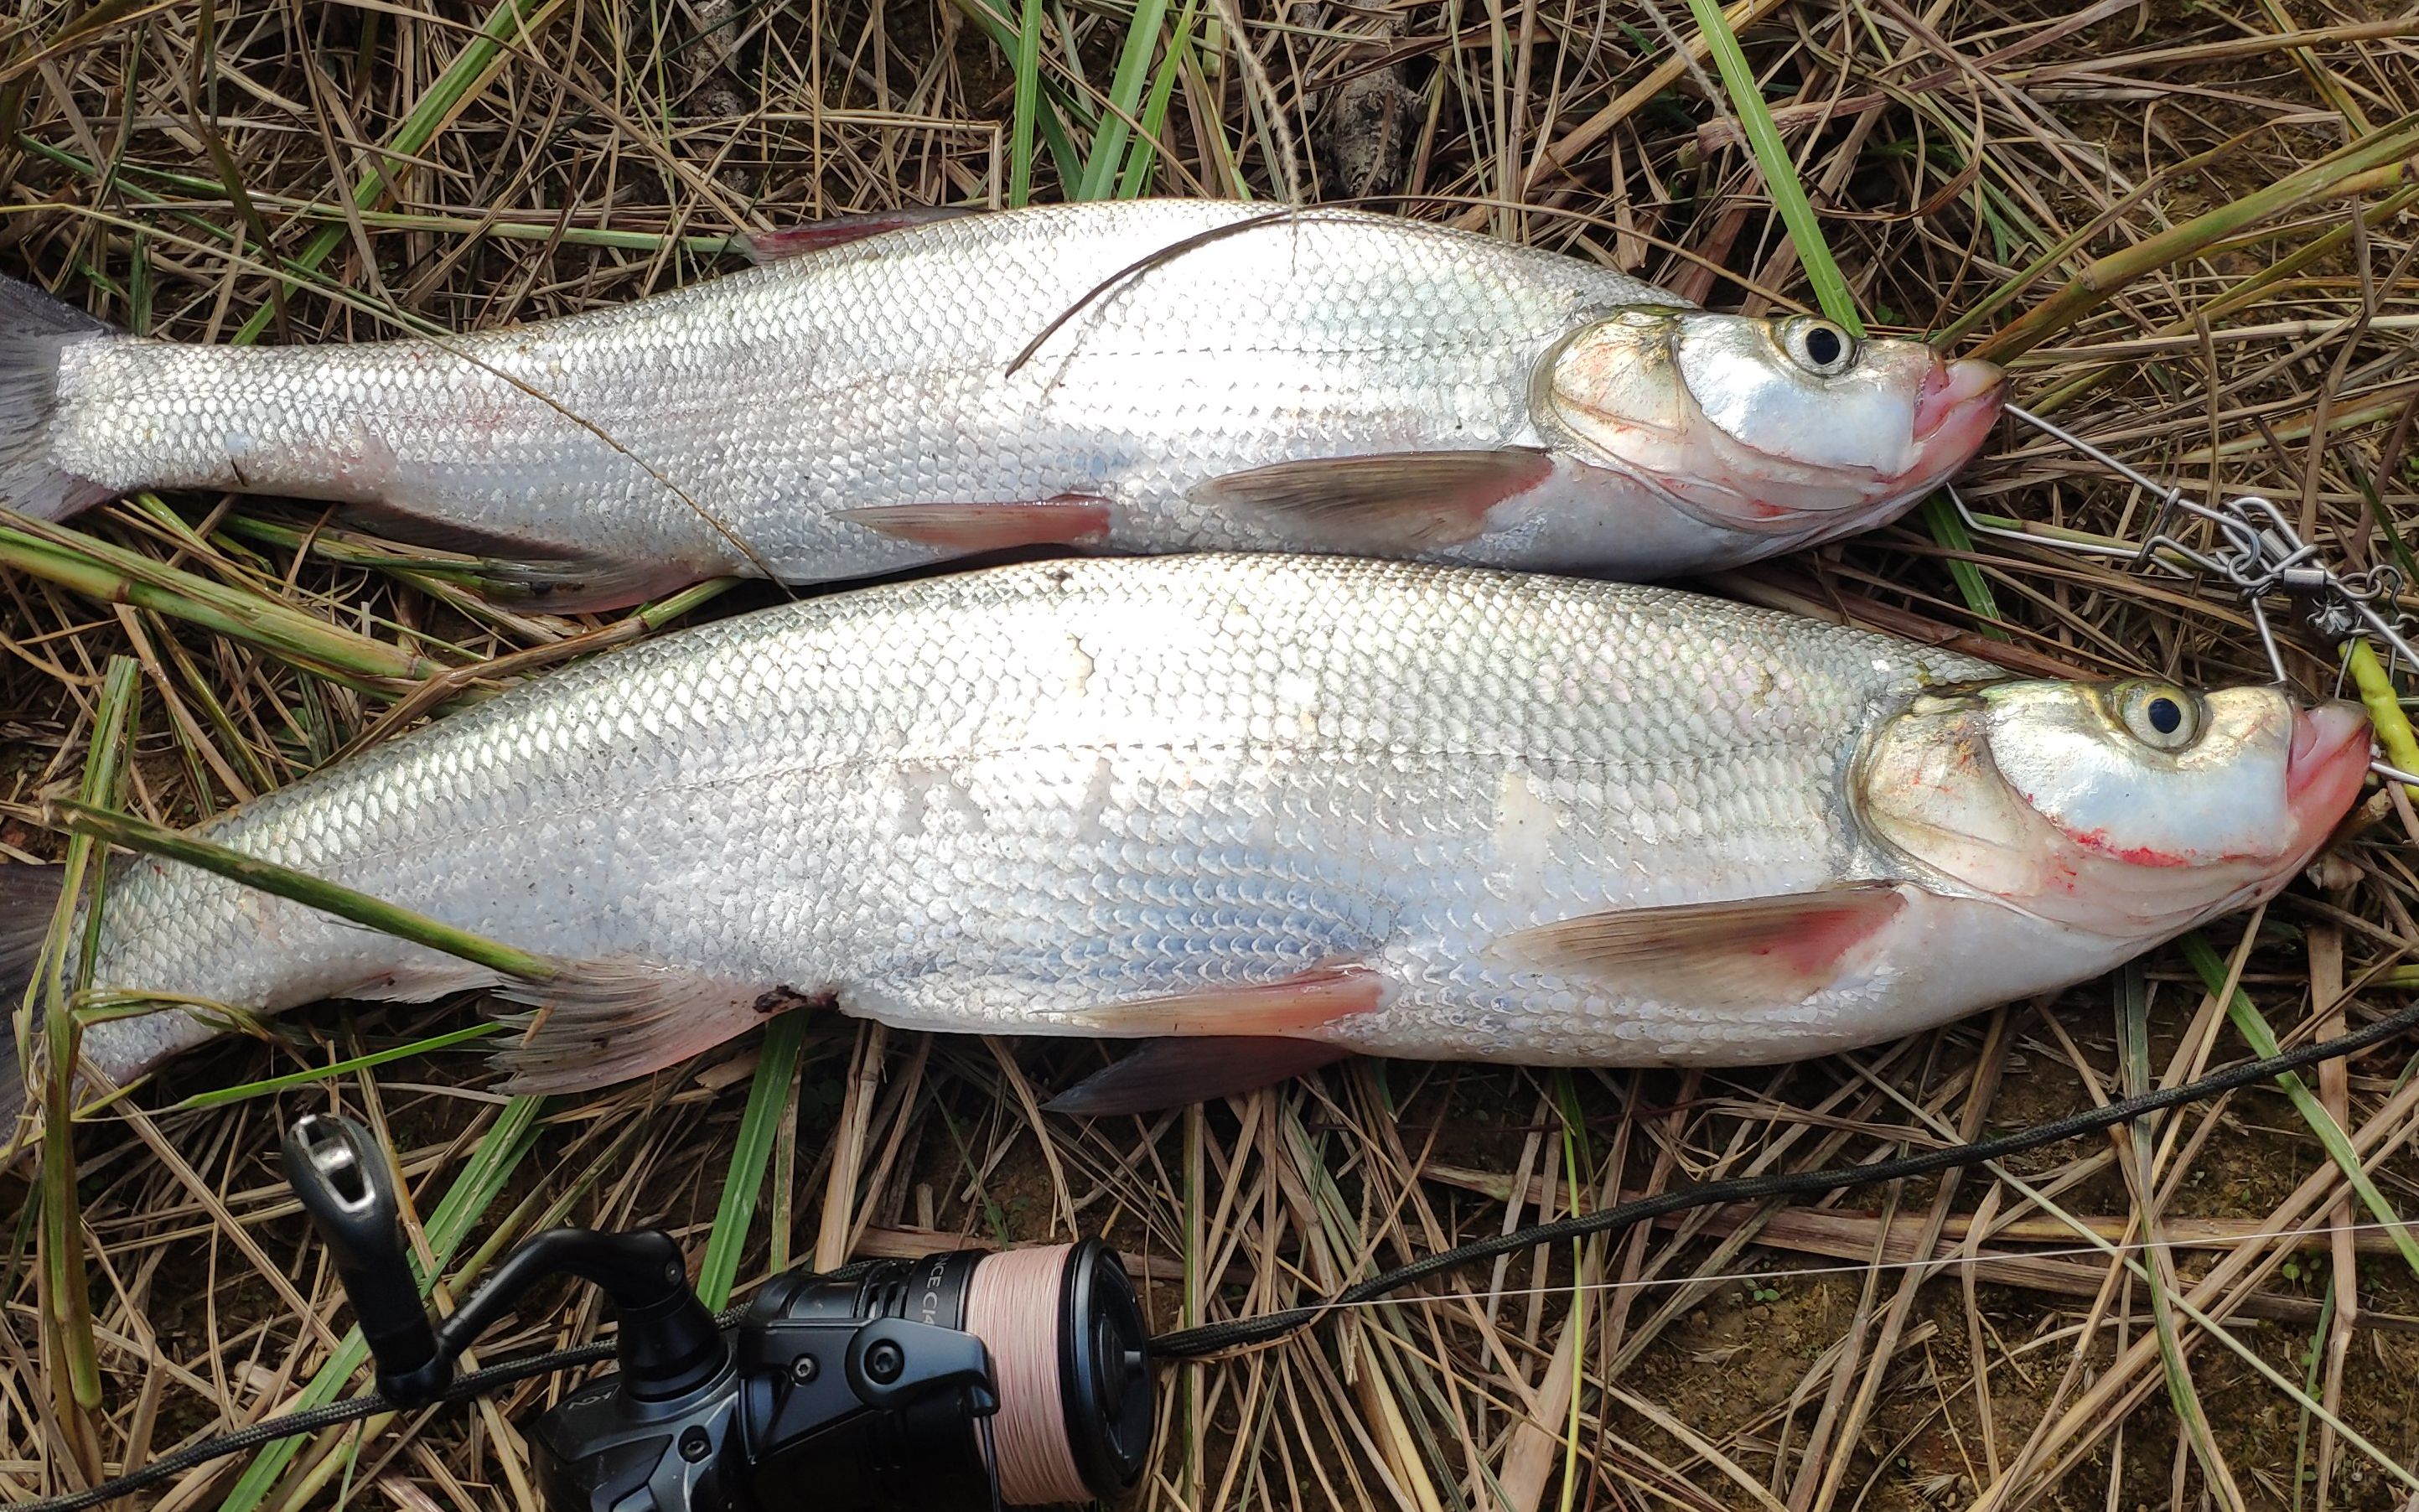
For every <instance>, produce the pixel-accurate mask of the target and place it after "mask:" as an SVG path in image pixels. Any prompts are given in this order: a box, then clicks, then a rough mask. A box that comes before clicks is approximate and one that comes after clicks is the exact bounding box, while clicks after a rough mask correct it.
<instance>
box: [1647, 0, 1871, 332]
mask: <svg viewBox="0 0 2419 1512" xmlns="http://www.w3.org/2000/svg"><path fill="white" fill-rule="evenodd" d="M1688 8H1689V10H1691V11H1692V12H1694V13H1695V15H1696V18H1697V26H1698V28H1699V29H1700V30H1701V31H1703V33H1704V37H1705V46H1706V49H1707V50H1708V51H1709V52H1710V53H1712V54H1713V58H1714V67H1715V69H1717V70H1718V71H1719V72H1720V74H1721V76H1722V90H1723V92H1724V93H1726V94H1728V95H1729V96H1730V98H1731V110H1732V113H1733V114H1734V115H1736V116H1738V121H1739V130H1740V131H1743V132H1745V133H1746V135H1747V144H1748V149H1749V151H1751V152H1752V153H1754V154H1755V165H1756V168H1757V170H1758V171H1759V172H1761V173H1762V174H1763V176H1764V191H1765V193H1769V194H1771V196H1772V208H1774V209H1775V210H1778V211H1779V212H1780V224H1783V225H1785V226H1787V227H1788V228H1789V239H1790V241H1791V242H1792V243H1794V244H1795V246H1796V248H1797V263H1798V266H1799V267H1801V268H1803V269H1805V270H1806V283H1807V286H1808V287H1810V288H1811V289H1812V290H1813V291H1814V301H1815V302H1816V303H1817V304H1819V305H1821V306H1822V307H1823V313H1824V314H1825V315H1827V316H1830V317H1831V318H1832V319H1834V320H1836V321H1838V322H1839V323H1840V324H1841V325H1843V326H1845V327H1847V328H1848V329H1849V330H1850V331H1853V332H1856V333H1857V335H1859V336H1861V335H1863V334H1864V333H1865V323H1864V320H1863V318H1862V317H1861V316H1858V315H1857V297H1856V296H1855V295H1854V294H1852V293H1850V292H1849V290H1848V280H1847V278H1846V276H1845V275H1843V274H1842V273H1841V271H1840V264H1839V262H1838V261H1837V260H1836V259H1834V258H1833V257H1832V255H1831V246H1830V243H1829V242H1827V241H1825V240H1824V239H1823V225H1822V223H1821V222H1820V221H1818V220H1816V219H1815V216H1814V205H1813V202H1812V201H1810V200H1809V199H1808V198H1807V197H1806V186H1805V185H1804V184H1803V183H1801V182H1799V181H1798V177H1797V162H1796V160H1795V159H1794V158H1792V157H1790V155H1789V147H1788V145H1787V144H1786V143H1784V142H1782V141H1781V139H1780V127H1779V126H1777V125H1775V124H1774V123H1773V119H1772V110H1771V107H1769V106H1767V105H1766V104H1765V103H1764V91H1763V90H1762V89H1760V88H1758V87H1757V86H1756V82H1755V70H1754V69H1750V68H1749V67H1748V61H1747V53H1746V51H1745V50H1744V49H1742V48H1741V47H1740V46H1739V40H1738V34H1737V33H1736V32H1733V31H1732V30H1731V23H1730V18H1729V17H1727V16H1725V15H1723V14H1722V8H1721V7H1720V5H1718V3H1717V0H1688Z"/></svg>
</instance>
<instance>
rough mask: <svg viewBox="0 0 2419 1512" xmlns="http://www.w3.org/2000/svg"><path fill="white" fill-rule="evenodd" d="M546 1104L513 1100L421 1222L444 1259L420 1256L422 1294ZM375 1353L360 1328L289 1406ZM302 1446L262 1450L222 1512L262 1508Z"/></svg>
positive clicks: (491, 1197) (316, 1398)
mask: <svg viewBox="0 0 2419 1512" xmlns="http://www.w3.org/2000/svg"><path fill="white" fill-rule="evenodd" d="M545 1103H546V1100H545V1099H544V1098H536V1097H516V1098H514V1099H513V1100H512V1101H511V1102H509V1103H505V1104H504V1106H503V1110H502V1111H501V1113H499V1114H498V1115H497V1116H496V1121H495V1123H494V1124H492V1125H491V1126H490V1127H489V1128H488V1130H487V1132H486V1134H485V1135H483V1136H482V1137H481V1138H480V1140H479V1147H478V1149H474V1150H472V1151H471V1152H470V1160H469V1161H468V1162H467V1163H466V1164H465V1165H463V1167H462V1174H461V1175H460V1176H458V1177H456V1178H455V1180H454V1184H453V1185H452V1186H451V1187H449V1188H447V1189H446V1193H445V1196H443V1197H442V1198H441V1199H440V1200H439V1202H438V1204H437V1211H435V1212H432V1213H430V1214H429V1215H428V1218H427V1221H426V1222H425V1223H424V1224H423V1225H422V1226H421V1232H422V1233H423V1234H424V1235H425V1236H426V1238H427V1240H428V1251H429V1253H430V1255H432V1256H434V1257H435V1258H436V1264H435V1265H434V1266H433V1267H431V1268H430V1269H428V1270H423V1269H422V1268H421V1264H420V1260H419V1257H417V1256H414V1257H412V1261H411V1272H412V1276H413V1278H414V1279H415V1280H417V1281H418V1282H419V1283H420V1294H421V1295H422V1296H426V1295H428V1289H429V1287H430V1284H431V1282H432V1279H433V1277H434V1276H435V1275H436V1274H437V1273H440V1272H442V1271H443V1270H444V1269H445V1267H446V1266H448V1265H450V1264H452V1263H453V1259H454V1256H455V1253H456V1252H457V1251H459V1250H460V1249H461V1247H462V1244H463V1242H464V1241H465V1240H467V1239H468V1238H470V1230H471V1228H472V1227H474V1226H475V1225H476V1224H477V1223H478V1221H479V1219H480V1218H481V1217H482V1216H484V1215H485V1212H486V1211H487V1209H488V1207H489V1206H490V1205H491V1204H493V1203H494V1201H495V1200H496V1197H497V1196H498V1195H499V1194H500V1193H501V1192H502V1191H503V1189H504V1183H505V1182H506V1181H508V1180H511V1179H512V1174H513V1172H514V1171H515V1170H516V1168H517V1167H518V1166H519V1165H520V1163H521V1159H522V1157H523V1156H525V1155H527V1154H528V1153H529V1151H530V1148H531V1146H532V1144H534V1143H535V1141H536V1137H537V1127H538V1125H537V1119H538V1113H539V1111H540V1110H541V1109H542V1108H543V1107H544V1106H545ZM369 1356H370V1351H369V1346H368V1344H367V1343H365V1342H364V1341H363V1340H362V1331H361V1329H360V1328H358V1327H356V1328H354V1329H352V1330H351V1331H350V1332H348V1333H347V1334H346V1335H345V1337H344V1341H343V1343H341V1344H339V1345H338V1346H337V1348H336V1352H335V1353H334V1354H332V1355H331V1356H329V1358H328V1362H327V1364H325V1365H321V1366H320V1367H319V1369H318V1371H317V1373H316V1374H315V1375H313V1376H312V1378H311V1381H310V1383H309V1384H307V1385H305V1386H304V1387H303V1388H302V1389H301V1391H300V1392H298V1393H297V1394H296V1395H295V1396H294V1398H293V1399H292V1401H290V1402H289V1403H287V1404H286V1405H285V1409H284V1410H285V1411H299V1410H300V1409H302V1408H305V1407H317V1406H320V1405H321V1404H323V1403H326V1402H331V1401H333V1400H335V1399H336V1394H337V1392H339V1391H341V1390H342V1389H343V1388H344V1384H345V1382H346V1381H349V1380H351V1379H352V1374H353V1372H354V1371H356V1370H358V1369H360V1368H361V1367H362V1364H363V1363H364V1362H366V1361H367V1360H368V1359H369ZM301 1447H302V1441H301V1440H300V1439H282V1440H280V1441H278V1442H277V1443H273V1444H271V1445H270V1446H269V1447H267V1448H265V1449H263V1450H261V1452H260V1454H259V1456H258V1457H257V1458H254V1460H253V1462H252V1463H251V1464H250V1465H248V1466H246V1467H245V1468H244V1473H243V1476H242V1478H241V1479H239V1480H238V1481H237V1482H236V1483H235V1486H234V1488H233V1489H230V1490H229V1491H228V1492H227V1494H226V1499H225V1500H224V1501H223V1502H221V1503H220V1504H219V1512H254V1509H256V1508H257V1507H258V1506H259V1505H260V1504H261V1501H262V1499H263V1498H264V1497H266V1496H267V1495H268V1494H269V1491H270V1487H272V1486H274V1485H275V1484H276V1483H277V1477H278V1476H279V1475H280V1474H282V1473H284V1472H285V1467H286V1465H288V1464H289V1463H291V1462H292V1461H293V1458H294V1457H295V1455H296V1454H298V1453H299V1452H300V1450H301Z"/></svg>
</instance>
